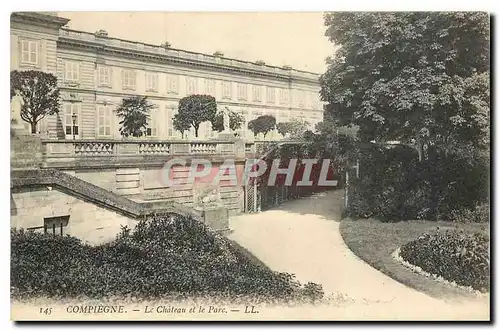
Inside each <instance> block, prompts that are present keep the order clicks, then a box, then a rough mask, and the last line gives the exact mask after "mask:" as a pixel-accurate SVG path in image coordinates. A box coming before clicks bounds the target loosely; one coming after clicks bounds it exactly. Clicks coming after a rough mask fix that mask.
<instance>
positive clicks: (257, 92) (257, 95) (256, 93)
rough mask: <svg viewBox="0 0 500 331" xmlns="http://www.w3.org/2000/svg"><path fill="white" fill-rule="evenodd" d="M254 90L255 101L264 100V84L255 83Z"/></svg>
mask: <svg viewBox="0 0 500 331" xmlns="http://www.w3.org/2000/svg"><path fill="white" fill-rule="evenodd" d="M252 92H253V101H257V102H261V101H262V86H259V85H254V86H253V87H252Z"/></svg>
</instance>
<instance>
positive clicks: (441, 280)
mask: <svg viewBox="0 0 500 331" xmlns="http://www.w3.org/2000/svg"><path fill="white" fill-rule="evenodd" d="M392 257H393V258H394V260H396V261H398V262H399V263H401V264H402V265H404V266H405V267H407V268H408V269H410V270H411V271H413V272H415V273H417V274H419V275H422V276H425V277H428V278H431V279H434V280H436V281H438V282H439V283H443V284H447V285H451V286H453V287H456V288H459V289H462V290H465V291H467V292H469V293H472V294H474V295H476V296H477V297H481V298H487V297H489V295H490V294H489V293H481V292H479V291H477V290H474V289H473V288H472V287H471V286H462V285H458V284H457V283H455V282H454V281H449V280H447V279H444V278H443V277H442V276H439V275H436V274H431V273H429V272H427V271H425V270H423V269H422V268H421V267H419V266H416V265H413V264H411V263H410V262H408V261H406V260H405V259H403V257H402V256H401V248H400V247H398V249H396V250H395V251H394V252H393V253H392Z"/></svg>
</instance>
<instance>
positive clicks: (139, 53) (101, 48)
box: [58, 35, 319, 85]
mask: <svg viewBox="0 0 500 331" xmlns="http://www.w3.org/2000/svg"><path fill="white" fill-rule="evenodd" d="M98 39H99V38H97V39H96V40H84V39H76V38H72V37H67V36H64V35H60V37H59V40H58V47H64V48H69V49H77V50H78V49H80V50H82V49H83V50H91V51H93V52H95V53H96V56H102V55H115V56H119V57H126V58H132V59H138V60H141V61H144V60H153V61H156V62H159V63H165V64H174V65H181V66H185V67H188V68H193V67H195V68H196V67H198V68H202V69H205V70H207V69H208V70H213V71H218V72H221V71H222V72H227V73H232V74H234V73H236V74H240V75H242V74H243V75H247V76H252V77H260V78H262V77H265V78H272V79H279V80H281V81H284V82H287V83H305V84H314V85H318V84H319V75H317V74H313V73H307V74H309V75H317V78H315V79H308V78H304V77H297V76H295V75H293V71H289V73H288V74H280V73H272V72H267V71H259V70H255V69H251V68H242V67H238V66H232V65H228V64H223V63H211V62H206V61H201V60H196V59H186V58H182V57H175V56H171V55H168V54H159V53H153V52H148V51H145V50H138V49H137V50H134V49H128V48H125V47H117V46H114V45H105V44H103V43H102V42H100V41H98ZM201 55H204V54H201ZM227 60H229V61H238V63H239V62H242V61H239V60H233V59H227ZM272 68H275V67H272ZM276 69H279V68H277V67H276Z"/></svg>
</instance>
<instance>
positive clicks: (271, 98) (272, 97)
mask: <svg viewBox="0 0 500 331" xmlns="http://www.w3.org/2000/svg"><path fill="white" fill-rule="evenodd" d="M266 92H267V93H266V100H267V103H275V102H276V91H275V89H274V87H270V86H268V87H267V89H266Z"/></svg>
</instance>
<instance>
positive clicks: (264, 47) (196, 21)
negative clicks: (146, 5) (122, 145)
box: [58, 12, 333, 73]
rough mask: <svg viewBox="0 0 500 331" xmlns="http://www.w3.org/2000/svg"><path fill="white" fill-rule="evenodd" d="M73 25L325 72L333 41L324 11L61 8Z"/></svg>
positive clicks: (71, 25)
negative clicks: (137, 10)
mask: <svg viewBox="0 0 500 331" xmlns="http://www.w3.org/2000/svg"><path fill="white" fill-rule="evenodd" d="M58 14H59V16H62V17H66V18H69V19H71V21H70V22H69V24H68V26H69V27H70V28H71V29H75V30H83V31H88V32H92V33H93V32H95V31H97V30H99V29H104V30H106V31H107V32H108V35H109V37H115V38H121V39H127V40H132V41H141V42H145V43H150V44H157V45H159V44H161V43H162V42H164V41H165V40H168V41H169V42H170V43H171V44H172V47H173V48H180V49H185V50H189V51H194V52H200V53H208V54H212V53H214V52H215V51H221V52H223V53H224V56H226V57H230V58H237V59H241V60H246V61H257V60H263V61H264V62H266V64H269V65H276V66H282V65H285V64H287V65H290V66H292V67H293V68H295V69H299V70H306V71H312V72H316V73H323V72H324V71H325V69H326V65H325V58H326V57H327V56H331V55H332V54H333V44H331V43H330V42H329V41H328V40H327V38H326V37H325V36H324V33H325V26H324V24H323V13H322V12H289V13H287V12H260V13H259V12H253V13H245V12H233V13H227V12H225V13H224V12H204V13H201V12H190V13H187V12H59V13H58Z"/></svg>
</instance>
